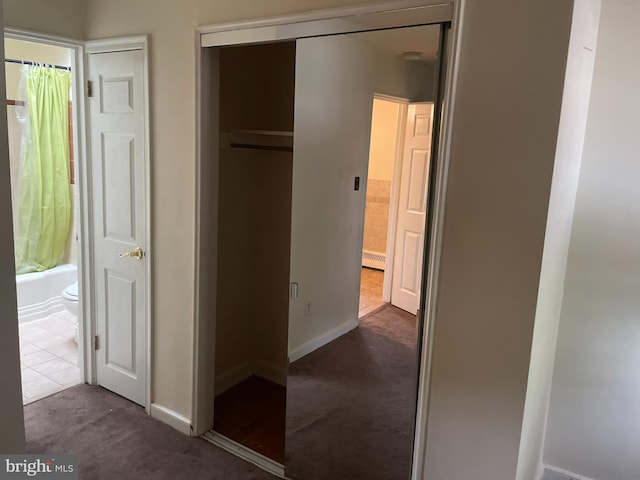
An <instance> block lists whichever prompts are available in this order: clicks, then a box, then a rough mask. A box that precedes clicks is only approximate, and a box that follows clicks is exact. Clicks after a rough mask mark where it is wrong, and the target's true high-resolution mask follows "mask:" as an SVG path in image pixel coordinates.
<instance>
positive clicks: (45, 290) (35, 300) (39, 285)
mask: <svg viewBox="0 0 640 480" xmlns="http://www.w3.org/2000/svg"><path fill="white" fill-rule="evenodd" d="M77 279H78V269H77V267H76V266H75V265H58V266H57V267H55V268H52V269H50V270H45V271H44V272H34V273H25V274H24V275H18V276H17V277H16V290H17V294H18V318H19V322H20V323H27V322H33V321H35V320H40V319H41V318H44V317H46V316H48V315H51V314H52V313H56V312H62V311H63V310H64V306H63V304H62V291H63V290H64V289H65V287H67V286H68V285H71V284H72V283H73V282H75V281H76V280H77Z"/></svg>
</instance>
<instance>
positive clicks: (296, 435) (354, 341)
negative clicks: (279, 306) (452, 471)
mask: <svg viewBox="0 0 640 480" xmlns="http://www.w3.org/2000/svg"><path fill="white" fill-rule="evenodd" d="M416 344H417V329H416V317H415V316H413V315H410V314H408V313H406V312H404V311H403V310H400V309H398V308H395V307H392V306H390V305H386V306H384V307H382V308H381V309H379V310H376V311H375V312H372V313H370V314H369V315H367V316H365V317H363V318H362V319H361V320H360V326H359V327H358V328H356V329H355V330H353V331H351V332H349V333H347V334H346V335H343V336H342V337H340V338H338V339H337V340H335V341H333V342H331V343H330V344H328V345H326V346H324V347H322V348H320V349H318V350H316V351H314V352H312V353H310V354H309V355H307V356H305V357H303V358H302V359H300V360H298V361H297V362H294V363H293V364H291V366H290V368H289V377H288V380H287V439H286V447H285V448H286V455H285V457H286V460H285V464H286V472H287V475H288V476H289V477H290V478H292V479H296V480H327V479H330V480H343V479H344V480H355V479H366V480H404V479H407V480H408V479H409V478H410V471H411V457H412V445H413V430H414V417H415V408H416V397H417V375H418V373H417V370H418V361H417V353H416Z"/></svg>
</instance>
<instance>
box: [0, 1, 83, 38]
mask: <svg viewBox="0 0 640 480" xmlns="http://www.w3.org/2000/svg"><path fill="white" fill-rule="evenodd" d="M86 6H87V2H86V1H85V0H55V1H52V0H4V15H5V25H6V26H7V27H13V28H20V29H24V30H30V31H33V32H39V33H49V34H53V35H61V36H65V37H70V38H77V39H83V38H84V37H85V30H86V21H87V17H86Z"/></svg>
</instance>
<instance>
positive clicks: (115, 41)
mask: <svg viewBox="0 0 640 480" xmlns="http://www.w3.org/2000/svg"><path fill="white" fill-rule="evenodd" d="M131 50H141V51H142V53H143V57H144V66H143V71H144V79H143V82H142V89H143V98H144V108H143V116H144V124H145V125H144V136H145V138H144V146H145V155H144V183H145V236H146V238H145V244H146V251H145V262H144V263H145V267H144V268H145V276H146V288H145V303H146V305H145V307H146V308H145V318H144V330H145V354H146V355H145V375H146V379H145V380H146V381H145V402H144V408H145V411H146V412H147V413H148V414H150V413H151V401H152V399H151V387H152V379H151V374H152V363H151V361H152V358H153V357H152V328H153V322H152V319H153V311H152V309H153V283H152V282H153V276H152V273H153V239H152V236H151V232H152V230H151V220H152V218H153V217H152V213H153V209H152V203H151V199H152V195H151V193H152V192H151V187H152V183H151V135H150V132H151V126H150V122H149V119H150V115H149V104H150V97H149V37H148V35H138V36H131V37H118V38H108V39H103V40H90V41H87V42H84V57H83V59H84V71H83V75H84V78H83V82H82V85H83V88H82V93H81V95H82V98H83V102H82V103H83V108H84V112H85V115H84V119H85V132H84V133H85V136H84V139H83V141H84V144H85V149H86V152H87V153H86V155H87V157H86V158H87V159H89V158H90V157H91V138H90V136H91V119H90V117H89V106H88V102H89V97H88V94H87V93H88V92H87V90H86V89H87V88H88V87H87V83H86V82H85V80H84V79H86V78H88V76H89V61H88V60H89V55H92V54H97V53H111V52H126V51H131ZM91 167H92V165H91V162H90V161H89V160H87V162H86V168H85V175H86V176H87V184H86V187H87V188H86V190H87V206H86V209H87V212H86V214H87V220H88V221H87V228H88V230H87V231H85V232H84V233H85V235H87V238H88V239H89V240H87V241H88V243H89V244H90V245H91V246H93V234H92V232H93V215H92V212H93V202H92V201H91V199H92V198H93V196H92V195H93V192H92V189H91V184H90V183H88V181H89V179H90V178H91ZM88 269H89V272H90V273H89V275H87V276H90V277H91V278H95V275H96V271H95V262H94V251H93V249H92V250H91V255H90V257H89V258H88ZM95 295H96V292H95V290H94V289H93V288H92V289H91V294H90V297H91V298H92V299H94V298H95ZM89 312H90V313H91V318H92V319H93V321H92V322H88V323H89V324H88V325H87V333H86V336H85V350H88V352H89V353H90V355H89V356H90V357H91V367H92V369H91V381H90V382H88V383H91V384H92V385H98V378H97V363H96V350H95V348H94V347H95V345H94V342H93V339H94V336H95V335H96V334H97V331H98V325H97V318H98V316H97V312H96V302H95V301H92V302H91V310H89Z"/></svg>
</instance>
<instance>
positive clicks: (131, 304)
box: [88, 49, 148, 405]
mask: <svg viewBox="0 0 640 480" xmlns="http://www.w3.org/2000/svg"><path fill="white" fill-rule="evenodd" d="M88 64H89V81H90V82H91V83H90V89H91V90H93V91H92V93H90V97H91V98H89V107H88V108H89V118H90V122H91V123H90V129H91V134H90V137H91V140H90V141H91V176H92V198H93V240H94V255H95V260H94V261H95V264H94V269H95V270H94V271H95V289H96V290H95V294H96V296H95V298H96V313H97V333H98V338H97V350H96V369H97V379H98V383H99V384H100V385H102V386H104V387H105V388H108V389H109V390H112V391H114V392H116V393H118V394H119V395H122V396H123V397H126V398H128V399H130V400H132V401H134V402H136V403H139V404H143V405H144V404H145V397H146V395H145V394H146V358H147V357H146V355H147V353H146V352H147V348H148V346H147V341H146V314H147V308H148V306H147V305H146V298H147V296H146V288H147V278H146V267H145V263H146V262H147V258H146V257H145V256H144V252H145V250H146V233H145V232H146V231H147V225H146V203H145V198H146V190H145V189H146V186H145V158H146V151H145V150H146V148H147V147H146V138H145V132H146V129H145V122H146V115H145V108H146V102H147V99H146V98H145V96H146V89H145V88H144V86H145V84H146V78H145V68H144V64H145V54H144V52H143V50H141V49H137V50H128V51H117V52H105V53H93V54H90V55H88ZM136 249H139V250H136ZM122 254H126V256H123V255H122Z"/></svg>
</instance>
